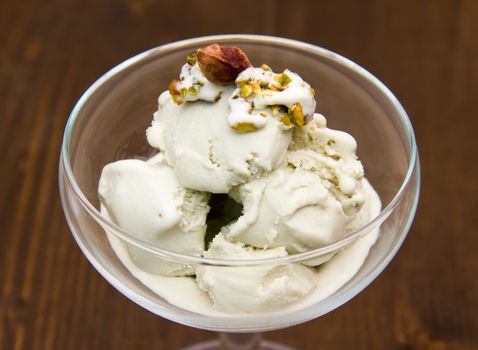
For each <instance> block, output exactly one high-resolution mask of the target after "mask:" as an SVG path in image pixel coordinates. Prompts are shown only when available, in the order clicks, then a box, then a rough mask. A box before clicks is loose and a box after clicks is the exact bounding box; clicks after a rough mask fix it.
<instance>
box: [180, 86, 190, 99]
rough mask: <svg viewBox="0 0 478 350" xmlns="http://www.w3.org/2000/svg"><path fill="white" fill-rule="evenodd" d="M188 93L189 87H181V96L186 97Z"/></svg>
mask: <svg viewBox="0 0 478 350" xmlns="http://www.w3.org/2000/svg"><path fill="white" fill-rule="evenodd" d="M187 94H188V89H186V88H181V90H180V91H179V96H181V98H185V97H186V95H187Z"/></svg>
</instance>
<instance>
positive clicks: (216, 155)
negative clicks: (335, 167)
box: [147, 87, 292, 193]
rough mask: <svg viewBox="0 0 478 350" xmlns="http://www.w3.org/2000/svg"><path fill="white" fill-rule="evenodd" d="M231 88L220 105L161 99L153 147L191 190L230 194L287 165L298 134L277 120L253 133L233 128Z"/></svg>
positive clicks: (149, 133) (151, 131) (149, 132)
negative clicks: (288, 154)
mask: <svg viewBox="0 0 478 350" xmlns="http://www.w3.org/2000/svg"><path fill="white" fill-rule="evenodd" d="M232 91H233V88H232V87H227V88H226V89H225V90H224V91H223V93H222V94H221V98H220V99H219V100H218V101H217V102H215V103H210V102H205V101H197V102H194V103H185V104H181V105H177V104H176V103H174V102H173V100H172V98H171V95H170V93H169V92H164V93H163V94H162V95H161V96H160V97H159V109H158V111H157V112H156V113H155V114H154V120H153V122H152V125H151V127H150V128H149V129H148V130H147V137H148V142H149V143H150V144H151V146H153V147H157V148H159V149H160V150H161V152H163V154H164V155H165V158H166V159H167V161H168V163H169V165H170V166H171V167H172V168H173V169H174V172H175V174H176V177H177V179H178V181H179V183H180V184H181V185H182V186H183V187H186V188H191V189H195V190H200V191H207V192H212V193H227V192H228V191H229V190H230V189H231V187H233V186H237V185H239V184H241V183H245V182H248V181H250V180H252V179H254V178H256V177H259V176H260V175H261V174H263V173H267V172H270V171H272V170H273V169H276V168H278V167H279V166H281V165H283V164H285V156H286V151H287V147H288V145H289V143H290V140H291V136H292V130H284V129H283V127H282V123H281V122H280V121H279V120H277V119H276V118H272V116H271V113H272V112H271V111H264V113H267V114H266V116H267V115H268V116H269V118H268V121H267V123H266V125H265V126H264V127H263V128H261V129H260V130H257V131H255V132H251V133H239V132H237V131H235V130H234V129H232V128H230V127H229V125H228V124H227V120H226V116H227V114H228V113H229V110H230V109H229V103H228V99H229V97H230V95H231V93H232Z"/></svg>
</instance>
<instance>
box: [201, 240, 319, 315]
mask: <svg viewBox="0 0 478 350" xmlns="http://www.w3.org/2000/svg"><path fill="white" fill-rule="evenodd" d="M204 255H205V256H206V257H208V258H216V259H241V260H247V259H265V258H274V257H281V256H286V255H287V252H286V251H285V249H284V248H283V247H278V248H273V249H254V248H251V247H247V246H246V245H244V244H243V243H232V242H230V241H228V240H227V239H225V238H224V237H223V236H222V235H221V234H219V235H217V236H216V237H215V238H214V240H213V241H212V242H211V245H210V247H209V249H208V250H207V251H206V252H205V254H204ZM196 280H197V283H198V286H199V288H201V289H202V290H204V291H205V292H206V293H208V295H209V296H210V298H211V300H212V303H213V306H214V308H215V309H216V310H219V311H222V312H230V313H238V312H239V313H256V312H264V311H271V310H277V309H278V308H280V307H284V306H286V305H289V306H290V305H291V304H293V303H295V302H297V301H299V300H301V299H302V298H303V297H305V296H307V295H308V294H310V293H312V291H313V290H314V289H315V288H316V287H317V282H316V272H315V271H314V270H313V269H312V268H309V267H306V266H303V265H301V264H286V265H265V264H262V265H261V266H241V267H220V266H200V267H198V268H197V270H196Z"/></svg>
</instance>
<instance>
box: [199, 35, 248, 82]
mask: <svg viewBox="0 0 478 350" xmlns="http://www.w3.org/2000/svg"><path fill="white" fill-rule="evenodd" d="M197 60H198V64H199V68H200V69H201V72H202V73H203V74H204V75H205V76H206V78H207V79H208V80H209V81H210V82H212V83H214V84H218V85H227V84H231V83H233V82H234V81H235V80H236V78H237V76H238V75H239V73H241V72H242V71H243V70H245V69H247V68H249V67H252V65H251V62H249V59H248V58H247V56H246V54H245V53H244V52H243V51H242V50H241V49H240V48H238V47H235V46H232V47H231V46H219V45H218V44H212V45H209V46H207V47H205V48H203V49H199V50H198V53H197Z"/></svg>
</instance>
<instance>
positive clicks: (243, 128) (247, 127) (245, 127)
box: [232, 123, 257, 133]
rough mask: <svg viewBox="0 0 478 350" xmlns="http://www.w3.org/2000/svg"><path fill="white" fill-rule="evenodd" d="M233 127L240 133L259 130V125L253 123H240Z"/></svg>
mask: <svg viewBox="0 0 478 350" xmlns="http://www.w3.org/2000/svg"><path fill="white" fill-rule="evenodd" d="M232 128H233V129H234V130H236V131H237V132H240V133H243V132H250V131H256V130H257V127H256V126H255V125H254V124H252V123H239V124H237V125H236V126H233V127H232Z"/></svg>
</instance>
